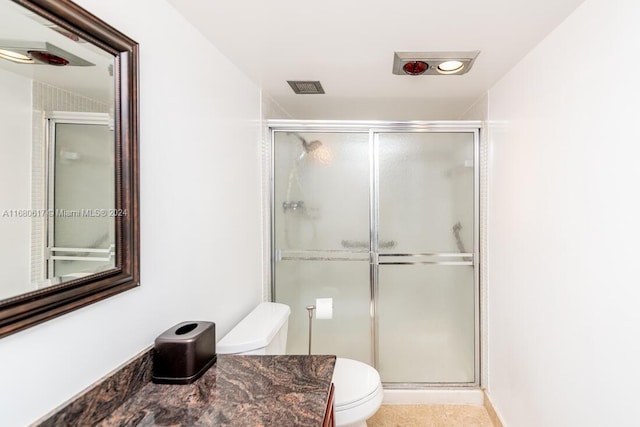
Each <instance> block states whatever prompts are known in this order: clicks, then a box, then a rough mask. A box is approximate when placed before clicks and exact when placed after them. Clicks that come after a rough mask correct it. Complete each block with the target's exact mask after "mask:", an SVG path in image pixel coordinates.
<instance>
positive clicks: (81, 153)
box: [0, 0, 118, 299]
mask: <svg viewBox="0 0 640 427" xmlns="http://www.w3.org/2000/svg"><path fill="white" fill-rule="evenodd" d="M0 20H1V21H0V22H1V24H0V88H1V89H0V92H2V93H3V94H5V93H8V94H10V96H3V97H2V99H1V100H0V103H2V107H0V108H1V109H2V111H3V114H1V116H2V118H0V121H3V122H5V123H3V126H2V129H4V131H3V135H2V145H1V147H0V149H1V150H2V153H3V154H2V156H1V157H0V159H1V160H0V170H2V172H0V173H2V175H3V176H2V181H3V187H5V188H4V189H3V190H4V191H2V193H1V195H0V233H1V235H2V236H11V237H10V238H3V239H2V240H1V242H0V245H1V248H0V252H1V254H2V255H1V259H2V265H3V274H2V276H1V278H0V299H4V298H8V297H12V296H15V295H18V294H21V293H24V292H29V291H34V290H37V289H42V288H44V287H47V286H51V285H54V284H58V283H61V282H64V281H68V280H73V279H76V278H79V277H85V276H88V275H91V274H94V273H96V272H100V271H104V270H107V269H111V268H114V266H115V263H114V259H115V258H114V255H115V229H114V218H113V217H114V216H115V215H116V214H117V213H118V212H116V211H115V193H114V189H115V182H114V177H115V174H114V145H115V139H114V133H113V112H114V108H113V107H114V78H113V67H114V57H113V55H111V54H109V53H108V52H105V51H103V50H101V49H99V48H97V47H95V46H94V45H92V44H90V43H87V42H86V41H84V40H82V39H81V38H79V37H78V36H75V35H73V34H72V33H70V32H68V31H66V30H64V29H63V28H62V27H60V26H58V25H56V24H54V23H53V22H51V21H49V20H47V19H45V18H43V17H40V16H38V15H36V14H35V13H33V12H30V11H27V10H26V9H24V8H22V7H21V6H19V5H17V4H15V3H13V2H9V1H6V0H3V1H0ZM9 153H10V155H8V154H9ZM17 177H20V179H18V178H17ZM18 181H20V182H18ZM28 182H30V183H31V185H30V186H29V187H28V188H27V187H26V186H25V183H28Z"/></svg>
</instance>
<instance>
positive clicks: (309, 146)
mask: <svg viewBox="0 0 640 427" xmlns="http://www.w3.org/2000/svg"><path fill="white" fill-rule="evenodd" d="M300 139H302V138H300ZM321 145H322V142H320V141H318V140H315V141H311V142H307V141H305V140H304V139H302V146H303V147H304V151H306V152H307V153H311V152H312V151H315V150H317V149H318V148H320V146H321Z"/></svg>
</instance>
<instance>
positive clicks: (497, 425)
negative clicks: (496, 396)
mask: <svg viewBox="0 0 640 427" xmlns="http://www.w3.org/2000/svg"><path fill="white" fill-rule="evenodd" d="M482 391H483V394H484V408H485V409H486V410H487V413H488V414H489V418H490V419H491V424H493V427H504V424H503V423H502V420H501V419H500V416H499V415H498V412H497V411H496V408H494V407H493V404H492V403H491V399H490V398H489V395H488V394H487V390H485V389H483V390H482Z"/></svg>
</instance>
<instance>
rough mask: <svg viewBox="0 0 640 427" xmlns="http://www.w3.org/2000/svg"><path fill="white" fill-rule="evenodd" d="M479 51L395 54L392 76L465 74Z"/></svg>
mask: <svg viewBox="0 0 640 427" xmlns="http://www.w3.org/2000/svg"><path fill="white" fill-rule="evenodd" d="M479 53H480V51H479V50H474V51H472V52H395V53H394V56H393V74H398V75H401V76H405V75H410V76H418V75H429V74H431V75H460V74H465V73H467V72H468V71H469V70H470V69H471V66H472V65H473V62H474V61H475V60H476V57H477V56H478V54H479Z"/></svg>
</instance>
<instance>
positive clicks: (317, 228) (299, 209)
mask: <svg viewBox="0 0 640 427" xmlns="http://www.w3.org/2000/svg"><path fill="white" fill-rule="evenodd" d="M275 139H276V140H275V145H274V162H275V167H274V185H275V207H276V209H277V211H276V215H275V219H276V224H275V227H276V230H275V231H276V233H275V240H276V248H278V249H281V250H290V249H304V250H340V251H342V250H343V249H345V246H344V243H345V242H346V244H348V243H349V242H352V243H353V242H357V243H358V245H356V246H357V247H356V248H354V249H360V250H361V251H362V250H364V251H367V252H368V251H369V220H368V218H369V135H368V134H367V133H289V132H278V133H276V135H275Z"/></svg>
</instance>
